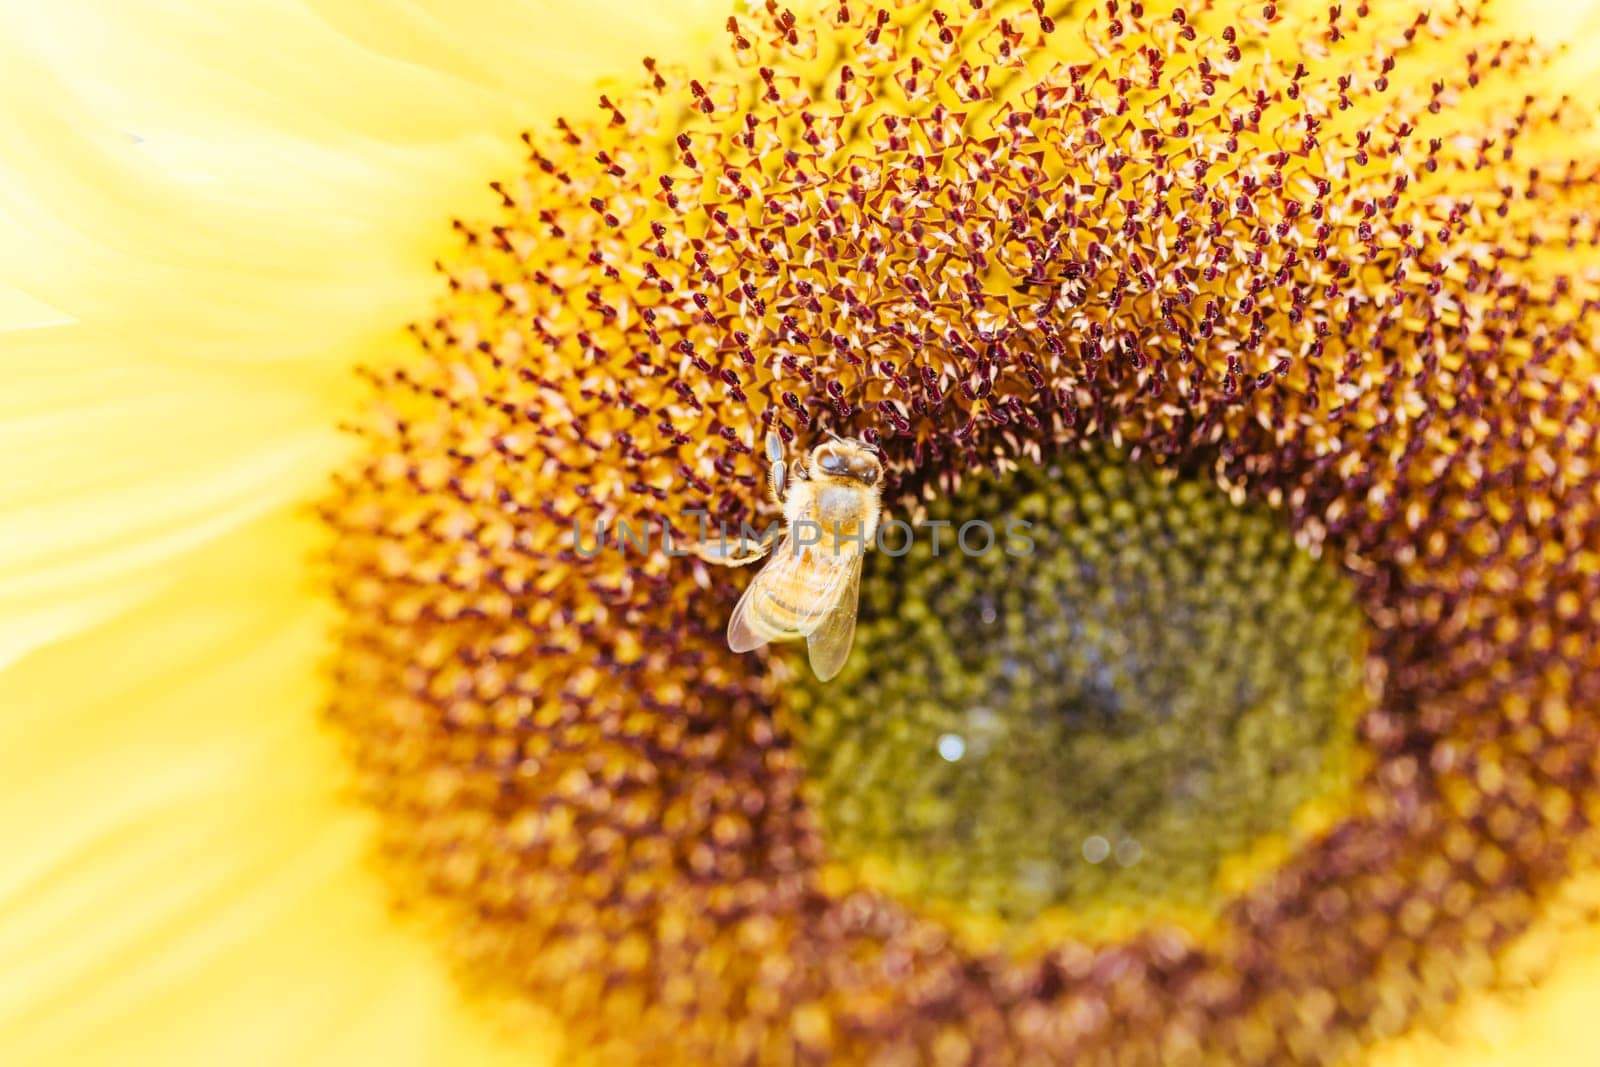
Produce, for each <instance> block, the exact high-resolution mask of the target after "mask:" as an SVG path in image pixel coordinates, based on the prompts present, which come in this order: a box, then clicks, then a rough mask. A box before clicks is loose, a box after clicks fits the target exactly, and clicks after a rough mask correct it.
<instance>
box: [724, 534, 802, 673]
mask: <svg viewBox="0 0 1600 1067" xmlns="http://www.w3.org/2000/svg"><path fill="white" fill-rule="evenodd" d="M799 564H800V556H799V553H797V552H795V550H794V548H793V547H792V546H791V544H790V541H789V535H788V534H787V533H785V534H784V535H783V537H781V538H779V540H778V547H777V548H776V549H774V550H773V552H772V555H771V556H770V557H769V558H768V560H767V565H766V566H765V567H762V568H761V569H760V570H759V571H757V572H756V576H755V577H754V578H752V579H751V580H750V585H749V586H748V587H747V588H746V589H745V591H744V596H742V597H740V598H739V603H738V604H736V605H734V608H733V616H732V617H731V618H730V619H728V647H729V648H731V649H732V650H733V651H735V652H749V651H750V650H751V649H752V648H760V647H761V646H762V645H764V644H766V643H767V642H768V641H770V640H772V638H773V636H775V635H769V634H765V633H763V632H762V628H761V627H758V626H756V625H755V623H754V614H755V605H756V604H758V603H760V601H761V598H762V597H764V596H766V595H767V594H768V593H769V592H771V591H772V590H773V589H781V588H783V587H784V585H785V584H786V583H787V582H788V580H789V575H790V574H792V573H793V572H794V569H795V568H796V567H798V566H799Z"/></svg>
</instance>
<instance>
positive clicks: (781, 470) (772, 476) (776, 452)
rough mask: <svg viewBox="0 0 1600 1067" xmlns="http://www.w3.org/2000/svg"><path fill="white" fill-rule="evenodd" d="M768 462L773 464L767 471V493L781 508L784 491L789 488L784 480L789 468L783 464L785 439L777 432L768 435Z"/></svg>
mask: <svg viewBox="0 0 1600 1067" xmlns="http://www.w3.org/2000/svg"><path fill="white" fill-rule="evenodd" d="M767 462H768V463H769V464H771V466H770V467H768V469H767V492H769V493H770V494H771V495H772V502H773V503H774V504H776V505H778V506H779V507H780V508H781V507H782V506H783V495H784V490H785V489H786V488H788V486H787V483H786V482H785V480H784V476H785V474H786V473H787V467H786V465H785V464H784V462H783V438H781V437H779V436H778V434H777V432H776V431H773V432H769V433H768V434H767Z"/></svg>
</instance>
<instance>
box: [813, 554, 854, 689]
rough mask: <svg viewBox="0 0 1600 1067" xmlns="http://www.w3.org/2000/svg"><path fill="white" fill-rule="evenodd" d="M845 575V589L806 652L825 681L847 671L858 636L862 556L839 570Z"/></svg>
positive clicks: (819, 626) (819, 676)
mask: <svg viewBox="0 0 1600 1067" xmlns="http://www.w3.org/2000/svg"><path fill="white" fill-rule="evenodd" d="M839 569H840V570H842V571H845V572H846V573H845V574H844V575H843V576H842V577H843V586H842V588H840V590H839V592H838V594H837V596H836V597H834V599H833V601H832V609H831V610H830V611H829V612H828V614H827V615H825V616H824V617H823V619H822V622H821V623H820V624H819V625H818V626H817V628H816V629H815V630H812V631H811V633H809V634H807V635H806V652H807V653H808V654H809V655H810V658H811V669H812V671H814V672H815V673H816V676H817V680H818V681H822V682H826V681H827V680H828V679H829V678H832V677H833V676H834V675H836V674H838V673H839V672H840V671H841V670H843V669H844V661H845V660H847V659H849V658H850V645H851V643H852V642H854V641H855V637H856V607H857V606H858V602H859V601H860V599H861V555H860V553H857V554H856V555H854V556H853V557H851V559H850V561H849V562H848V563H845V564H844V565H843V566H841V567H840V568H839Z"/></svg>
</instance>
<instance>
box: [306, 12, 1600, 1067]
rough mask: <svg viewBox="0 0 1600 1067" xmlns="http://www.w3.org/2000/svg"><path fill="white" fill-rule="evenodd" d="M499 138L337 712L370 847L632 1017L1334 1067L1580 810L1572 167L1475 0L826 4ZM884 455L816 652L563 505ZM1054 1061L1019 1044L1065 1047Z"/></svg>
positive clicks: (564, 987) (446, 267)
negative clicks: (760, 644)
mask: <svg viewBox="0 0 1600 1067" xmlns="http://www.w3.org/2000/svg"><path fill="white" fill-rule="evenodd" d="M727 31H728V33H727V40H728V48H727V52H726V53H725V56H724V59H723V60H722V61H721V62H720V63H719V64H717V65H715V66H714V67H713V68H711V69H710V70H709V71H708V72H706V73H704V74H689V73H684V72H680V71H678V70H674V69H668V68H667V67H665V66H663V65H660V64H657V63H655V62H654V61H651V60H646V61H645V63H644V68H645V75H644V78H643V81H642V84H641V85H640V86H639V87H638V88H636V89H629V90H626V91H622V90H617V91H612V92H608V93H607V95H605V96H603V97H602V98H601V100H600V109H599V111H598V112H597V113H596V114H595V115H594V116H592V117H590V118H588V119H585V120H583V121H569V122H563V123H560V124H558V125H557V126H556V128H555V129H553V130H546V131H540V132H537V133H534V134H530V135H528V137H527V143H528V163H527V166H526V167H525V169H524V171H523V172H522V173H521V174H519V175H516V176H514V177H512V178H510V179H508V180H505V181H502V182H500V183H497V184H496V185H495V186H494V188H495V191H496V192H497V193H498V194H499V197H500V200H501V204H500V207H499V209H498V210H497V211H495V212H494V213H492V214H491V215H489V216H488V217H486V218H483V219H476V220H472V221H461V222H458V223H457V227H456V228H457V229H458V230H459V232H460V237H461V245H460V249H459V251H458V252H457V254H455V255H454V256H453V257H452V258H450V259H449V261H448V262H446V263H443V264H441V269H442V271H443V274H444V277H445V279H446V281H447V284H448V292H447V293H446V294H445V296H444V297H443V298H442V300H441V302H440V304H439V306H438V308H437V310H436V312H435V314H434V315H433V317H432V318H430V319H428V320H427V321H425V322H422V323H419V324H418V325H417V326H416V327H415V331H414V332H415V336H416V350H415V351H412V352H409V353H407V354H406V355H405V356H404V357H403V358H400V359H397V360H395V361H394V362H393V364H392V365H386V366H383V367H380V368H377V369H373V370H371V371H369V372H368V377H369V379H370V381H371V384H372V394H371V401H370V403H369V405H368V407H367V409H366V410H365V411H364V413H363V414H362V415H361V417H360V418H359V419H358V421H357V425H356V429H357V432H358V433H359V435H360V437H361V439H362V441H363V442H364V451H363V454H362V458H360V459H359V460H358V461H357V462H356V463H355V464H354V465H353V466H352V467H351V468H350V469H348V470H347V471H346V472H345V473H344V474H343V475H342V476H341V477H340V479H339V481H338V485H337V489H336V491H335V492H334V494H333V495H332V496H331V498H330V499H329V500H328V501H327V502H326V503H325V505H324V509H323V510H324V513H325V514H326V516H327V518H328V521H329V522H330V524H331V525H332V527H333V529H334V530H335V532H336V539H335V545H334V549H333V552H332V558H331V566H330V573H331V574H332V576H333V582H334V585H335V588H336V591H337V594H338V597H339V600H340V601H341V603H342V605H343V623H342V629H341V638H340V643H339V647H338V652H337V656H336V659H335V665H334V678H335V693H336V697H335V700H334V704H333V708H332V717H333V719H334V720H335V721H336V722H337V723H338V725H339V726H340V728H341V731H342V735H343V737H344V738H345V740H346V742H347V745H348V748H349V750H350V752H351V755H352V758H353V760H354V762H355V765H356V766H357V767H358V769H359V774H360V781H361V785H362V789H363V792H364V794H365V795H366V796H367V797H368V798H369V800H370V801H371V803H372V804H373V805H375V806H376V807H377V808H378V809H379V810H380V811H381V812H382V814H383V816H384V819H383V826H384V839H383V840H384V852H385V855H386V857H387V858H388V859H389V861H390V864H389V865H390V866H391V867H392V869H393V871H394V872H395V875H396V879H395V881H396V884H397V885H398V886H399V887H401V889H402V891H403V892H405V893H406V894H407V895H408V896H410V897H411V898H412V899H415V900H418V901H427V902H429V904H430V906H432V907H434V908H435V909H436V911H437V913H438V914H440V915H442V916H444V917H445V919H446V922H447V923H448V928H449V931H450V939H451V944H452V947H453V952H454V955H455V958H456V959H457V960H458V961H459V962H460V964H461V966H462V969H463V970H464V971H465V972H466V973H468V974H470V975H472V976H473V977H474V978H475V979H476V980H478V981H480V982H483V983H485V984H488V985H491V986H493V987H495V988H497V989H498V990H500V991H502V992H510V993H512V994H514V995H516V996H519V997H526V998H528V999H529V1000H531V1001H534V1002H537V1003H539V1004H541V1005H543V1006H545V1007H547V1008H548V1009H550V1010H552V1011H553V1012H555V1013H556V1015H558V1016H559V1017H560V1019H561V1020H562V1022H563V1024H564V1028H565V1030H566V1032H567V1033H568V1035H569V1036H570V1038H571V1039H572V1044H573V1047H574V1049H575V1050H577V1051H579V1052H581V1053H583V1054H585V1055H588V1056H590V1057H592V1058H593V1059H595V1060H596V1061H597V1062H618V1061H621V1060H637V1059H649V1060H651V1061H654V1062H661V1061H662V1060H664V1059H665V1060H672V1061H678V1060H681V1061H684V1062H747V1061H748V1062H755V1061H759V1062H772V1063H778V1062H800V1061H804V1062H812V1061H815V1062H823V1061H830V1060H848V1061H856V1060H863V1061H870V1062H873V1063H881V1064H894V1063H924V1062H931V1063H952V1064H955V1063H968V1062H977V1061H983V1062H991V1061H993V1062H1032V1061H1037V1062H1116V1063H1152V1064H1154V1063H1179V1062H1191V1061H1202V1060H1216V1061H1219V1062H1227V1063H1242V1062H1263V1063H1265V1062H1285V1061H1294V1062H1324V1061H1334V1060H1340V1059H1344V1058H1347V1057H1349V1056H1351V1055H1353V1054H1355V1053H1356V1052H1357V1051H1359V1050H1360V1049H1362V1048H1364V1047H1366V1046H1368V1045H1370V1044H1371V1043H1372V1042H1374V1041H1376V1040H1377V1039H1379V1038H1382V1037H1386V1036H1388V1035H1392V1034H1396V1033H1399V1032H1401V1031H1404V1030H1406V1029H1408V1028H1410V1027H1412V1026H1413V1025H1415V1024H1416V1023H1418V1022H1419V1021H1422V1020H1428V1019H1432V1018H1435V1017H1437V1016H1439V1013H1441V1012H1442V1011H1443V1009H1444V1008H1445V1007H1446V1006H1447V1005H1448V1004H1450V1003H1451V1002H1453V1001H1454V1000H1456V999H1457V998H1459V997H1460V996H1461V995H1462V994H1463V993H1464V992H1466V991H1468V990H1471V989H1477V988H1485V987H1493V986H1495V985H1496V984H1497V983H1498V982H1501V981H1502V980H1503V975H1504V966H1503V963H1502V961H1503V957H1504V953H1505V951H1506V949H1507V948H1508V946H1510V945H1512V944H1513V942H1515V941H1516V940H1517V939H1518V938H1519V937H1520V936H1521V935H1523V934H1524V933H1525V932H1527V931H1528V930H1529V929H1530V928H1532V926H1533V925H1534V924H1535V922H1536V920H1538V919H1539V918H1540V915H1541V911H1542V910H1543V909H1544V907H1545V905H1546V902H1547V901H1549V900H1550V899H1551V898H1552V896H1553V895H1554V894H1556V893H1557V892H1558V891H1559V890H1560V889H1561V887H1562V886H1563V885H1569V884H1571V879H1572V877H1573V876H1574V874H1575V873H1576V872H1580V871H1582V870H1583V869H1585V868H1586V867H1587V866H1589V865H1591V864H1592V862H1593V859H1594V844H1595V841H1594V836H1593V834H1592V832H1591V826H1592V823H1593V821H1594V818H1595V817H1596V815H1597V814H1600V790H1597V789H1596V775H1597V771H1600V732H1597V730H1596V727H1595V724H1594V722H1593V721H1592V709H1593V708H1594V706H1595V703H1596V700H1597V699H1600V641H1597V638H1600V507H1597V503H1596V501H1597V492H1600V483H1597V475H1596V471H1595V467H1594V458H1595V456H1596V454H1597V449H1596V441H1595V433H1596V426H1597V424H1600V420H1597V416H1600V405H1597V396H1596V392H1595V384H1594V381H1595V379H1594V353H1595V351H1596V348H1597V344H1600V339H1597V337H1596V325H1595V324H1596V322H1597V321H1600V316H1597V314H1596V311H1597V309H1600V257H1597V255H1596V245H1597V243H1600V210H1597V209H1600V193H1597V190H1600V184H1597V182H1596V179H1597V177H1600V175H1597V161H1600V156H1596V155H1593V154H1586V153H1587V152H1588V149H1587V148H1586V147H1585V146H1586V145H1589V144H1592V143H1593V141H1592V136H1593V130H1592V119H1591V118H1590V116H1589V113H1588V112H1586V110H1585V108H1584V106H1582V105H1580V104H1578V103H1575V102H1573V101H1571V100H1568V99H1566V98H1561V99H1552V98H1547V97H1544V96H1539V95H1530V94H1529V93H1528V92H1526V90H1525V88H1524V87H1525V86H1526V85H1529V84H1532V83H1533V80H1534V79H1536V78H1538V77H1539V76H1540V75H1541V73H1542V72H1546V71H1548V70H1549V69H1550V64H1551V63H1552V62H1553V59H1552V57H1551V56H1550V55H1548V54H1546V52H1544V51H1543V50H1542V49H1541V48H1540V47H1539V46H1537V45H1535V44H1534V43H1532V42H1531V41H1524V40H1520V39H1517V38H1515V37H1508V36H1506V35H1505V33H1504V31H1503V30H1502V29H1497V28H1495V27H1494V26H1493V25H1492V24H1491V23H1490V22H1489V21H1488V20H1487V19H1486V18H1485V14H1484V12H1483V11H1482V10H1481V9H1480V8H1479V7H1477V6H1476V5H1473V4H1467V5H1463V6H1461V7H1457V8H1453V9H1451V10H1448V11H1442V12H1434V13H1431V14H1430V13H1419V12H1418V11H1417V10H1415V9H1409V8H1408V9H1407V10H1405V11H1403V12H1399V11H1396V10H1395V9H1394V8H1393V7H1391V6H1389V5H1384V6H1383V7H1382V9H1381V10H1380V9H1379V8H1378V7H1377V6H1376V5H1372V6H1369V5H1367V4H1346V5H1342V6H1333V7H1331V8H1329V7H1327V6H1325V5H1299V4H1293V5H1291V4H1284V5H1278V4H1261V3H1249V4H1243V5H1237V6H1235V5H1232V4H1223V5H1219V6H1211V5H1206V6H1198V7H1181V6H1175V5H1173V4H1170V3H1121V2H1117V0H1109V2H1106V3H1104V4H1101V5H1098V6H1095V7H1093V8H1092V9H1077V8H1074V9H1072V10H1071V12H1070V17H1069V13H1068V12H1066V11H1058V10H1056V8H1055V6H1053V5H1050V4H1046V3H1044V2H1043V0H1035V2H1033V3H990V2H986V0H966V2H961V3H943V4H928V3H905V4H898V5H892V6H879V5H877V4H872V3H864V2H858V0H845V2H837V3H835V2H829V3H826V4H823V5H820V6H818V7H816V8H815V9H804V10H795V11H791V10H788V9H786V8H784V7H783V6H781V5H778V4H775V3H767V4H765V5H763V6H761V7H759V8H757V9H755V10H752V11H751V12H749V13H741V14H738V15H736V16H735V17H733V18H730V19H729V20H728V23H727ZM769 430H776V431H777V432H778V433H779V434H780V435H781V436H782V437H783V438H784V439H785V440H786V441H788V442H789V443H790V445H791V447H793V448H800V447H803V446H805V445H806V444H807V443H808V442H810V441H811V439H812V438H813V437H815V436H817V435H819V434H820V433H822V432H823V431H825V430H832V431H835V432H839V433H851V434H860V435H863V436H864V437H865V438H866V439H868V440H870V441H873V442H875V443H876V444H877V445H878V446H879V447H880V448H881V450H882V454H883V458H884V463H885V467H886V470H887V472H888V480H889V489H888V492H887V493H886V502H887V504H888V505H889V507H890V509H891V511H892V512H894V513H896V514H902V515H904V516H906V517H912V518H917V519H932V520H936V521H942V522H948V523H950V524H951V528H952V530H954V529H955V528H958V527H961V526H962V525H963V524H964V523H965V522H966V521H967V520H970V519H973V518H983V519H985V520H987V521H989V522H1003V521H1004V520H1005V519H1006V518H1007V517H1010V518H1021V519H1026V520H1028V521H1030V522H1032V523H1034V524H1035V528H1036V529H1037V530H1038V531H1039V536H1038V539H1037V542H1036V545H1035V549H1036V550H1035V551H1034V552H1033V553H1031V554H1028V555H1026V556H1017V557H1012V556H1008V555H1005V554H1001V553H996V554H990V555H986V556H984V558H983V559H982V560H980V561H976V562H975V561H973V560H969V559H966V558H964V557H960V556H955V555H947V556H946V557H944V558H936V557H935V556H933V555H932V554H931V552H929V551H928V550H927V549H926V548H925V547H924V546H923V545H921V544H919V545H918V546H917V548H916V549H915V550H914V551H913V552H912V553H911V554H910V555H907V556H904V557H892V556H889V555H887V554H884V553H878V554H874V555H873V556H872V557H870V558H869V560H868V563H867V569H866V574H865V576H864V578H863V583H862V594H861V600H862V609H861V610H862V628H861V631H860V634H859V637H858V643H857V648H856V652H855V655H854V657H853V659H852V660H851V662H850V665H849V666H848V667H847V669H846V671H845V673H844V674H843V675H841V676H840V677H839V678H838V679H837V680H836V681H835V682H833V683H829V684H826V685H822V684H816V683H813V682H810V681H807V680H804V679H803V678H801V677H799V675H798V672H796V671H794V670H792V669H791V668H790V667H789V666H788V665H787V664H786V663H785V662H784V661H783V659H782V658H781V657H778V656H771V657H756V656H747V657H738V656H734V655H733V654H731V653H730V652H728V651H727V649H726V647H725V646H724V644H723V641H722V629H723V626H724V625H725V622H726V619H727V616H728V611H729V609H730V608H731V605H732V603H733V600H734V598H735V596H736V594H737V592H738V588H739V586H740V585H742V581H743V579H740V578H733V577H729V574H730V573H731V572H723V571H715V570H713V571H708V570H707V568H706V567H705V566H704V565H703V564H702V563H699V562H698V561H696V560H694V559H693V558H692V557H685V556H681V555H673V554H670V553H667V552H662V551H654V552H648V553H646V552H637V553H628V552H622V551H606V552H600V553H597V554H587V553H585V552H583V551H581V550H580V545H579V544H578V543H577V542H576V541H575V539H574V527H575V525H577V526H580V527H582V528H584V529H590V530H593V529H595V528H597V527H598V524H599V523H601V522H605V523H607V524H609V525H610V527H611V528H612V529H615V528H617V526H618V524H627V525H628V526H630V527H631V528H633V529H635V530H654V531H657V532H658V533H659V531H661V530H662V529H664V528H670V529H672V530H675V531H676V532H677V534H678V535H679V537H680V538H682V537H687V536H690V534H691V532H692V530H693V520H692V519H689V518H686V516H689V515H691V514H693V513H694V512H696V511H704V512H705V513H707V514H709V515H712V516H715V517H717V518H721V519H725V520H727V521H730V522H732V523H738V522H739V521H741V520H755V519H757V518H765V517H770V516H767V515H766V513H765V511H764V509H765V505H764V504H763V503H762V479H763V475H764V468H763V463H762V461H761V444H760V443H761V441H762V440H763V438H764V436H765V434H766V433H767V432H768V431H769ZM1030 1057H1031V1058H1032V1059H1031V1060H1030Z"/></svg>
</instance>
